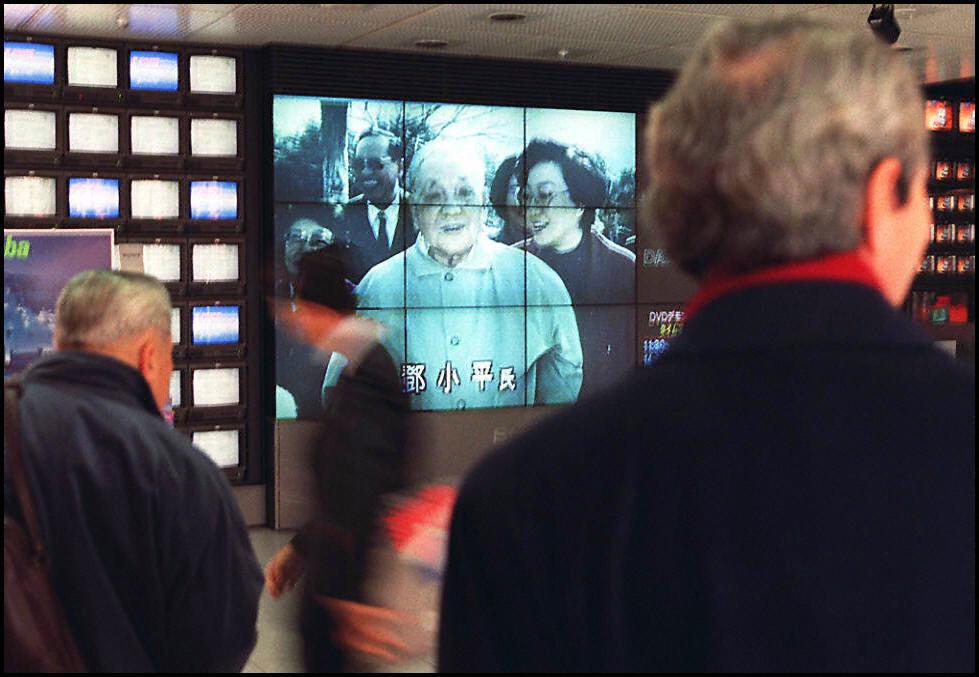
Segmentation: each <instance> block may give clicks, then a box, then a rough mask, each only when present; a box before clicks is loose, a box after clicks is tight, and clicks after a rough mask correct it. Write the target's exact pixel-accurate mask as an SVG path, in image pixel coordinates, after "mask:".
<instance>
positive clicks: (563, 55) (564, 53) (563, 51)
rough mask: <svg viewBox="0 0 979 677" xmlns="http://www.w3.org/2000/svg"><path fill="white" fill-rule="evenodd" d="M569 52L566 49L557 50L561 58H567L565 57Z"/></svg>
mask: <svg viewBox="0 0 979 677" xmlns="http://www.w3.org/2000/svg"><path fill="white" fill-rule="evenodd" d="M570 53H571V52H569V51H568V50H566V49H559V50H558V51H557V55H558V56H559V57H560V58H562V59H567V58H568V54H570Z"/></svg>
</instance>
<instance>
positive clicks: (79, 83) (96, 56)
mask: <svg viewBox="0 0 979 677" xmlns="http://www.w3.org/2000/svg"><path fill="white" fill-rule="evenodd" d="M68 84H69V85H71V86H73V87H118V86H119V73H118V59H117V56H116V50H114V49H110V48H108V47H69V48H68Z"/></svg>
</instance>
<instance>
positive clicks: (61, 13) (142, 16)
mask: <svg viewBox="0 0 979 677" xmlns="http://www.w3.org/2000/svg"><path fill="white" fill-rule="evenodd" d="M211 7H216V8H217V10H216V11H215V10H212V9H211ZM233 7H234V5H85V4H77V5H52V4H49V5H43V7H42V9H41V10H40V11H39V12H37V14H35V15H34V16H33V17H32V18H31V20H30V21H29V22H28V23H27V24H25V25H24V26H23V27H22V28H21V30H25V31H39V32H48V33H63V34H65V35H84V36H90V37H98V38H107V39H117V40H125V39H154V38H156V39H166V40H184V39H186V36H187V34H188V33H190V32H191V31H194V30H198V29H200V28H203V27H204V26H207V25H208V24H211V23H213V22H215V21H217V20H219V19H220V18H221V17H222V16H224V15H226V14H227V13H228V11H230V8H233ZM120 20H122V21H123V22H125V23H124V26H120V24H119V21H120Z"/></svg>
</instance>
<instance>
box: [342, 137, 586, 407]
mask: <svg viewBox="0 0 979 677" xmlns="http://www.w3.org/2000/svg"><path fill="white" fill-rule="evenodd" d="M408 185H409V188H410V191H411V194H412V195H413V204H412V210H413V216H414V221H415V223H416V224H417V225H418V228H419V236H418V239H417V241H416V242H415V244H413V245H412V246H411V247H409V248H408V249H407V250H406V251H405V252H403V253H401V254H398V255H397V256H394V257H392V258H390V259H388V260H387V261H384V262H382V263H380V264H378V265H377V266H375V267H374V268H372V269H371V270H370V271H369V272H368V273H367V275H366V276H365V277H364V279H363V280H362V281H361V283H360V284H359V285H358V287H357V289H356V293H357V297H358V298H357V300H358V308H359V309H360V312H361V313H363V314H366V315H370V316H372V317H374V318H375V319H377V320H379V321H381V322H382V324H384V325H385V326H386V327H387V328H388V332H387V334H386V337H385V339H384V343H385V345H386V347H387V348H388V350H389V351H390V352H391V355H392V356H393V357H394V359H395V362H397V363H399V364H400V365H401V370H402V377H403V380H404V384H405V389H406V390H407V391H408V392H409V393H410V394H411V397H412V408H413V409H426V410H444V409H466V408H482V407H505V406H523V405H524V404H557V403H567V402H574V401H575V400H576V399H577V396H578V390H579V389H580V387H581V379H582V356H581V343H580V341H579V339H578V330H577V326H576V323H575V316H574V311H573V310H572V308H571V305H570V304H571V298H570V296H569V295H568V292H567V289H566V288H565V286H564V284H563V283H562V282H561V278H560V277H558V275H557V273H555V272H554V271H553V270H551V269H550V268H549V267H548V266H547V265H546V264H544V263H543V262H542V261H541V260H540V259H538V258H536V257H534V256H533V255H531V254H526V255H525V254H524V252H521V251H519V250H516V249H512V248H510V247H507V246H505V245H503V244H500V243H497V242H494V241H493V240H490V239H489V237H487V236H486V234H485V232H484V228H483V226H484V224H485V222H486V206H485V205H486V202H487V200H486V175H485V165H484V162H483V154H482V152H481V151H480V149H479V148H478V147H475V146H471V145H470V144H467V143H464V142H459V141H452V142H451V143H450V142H447V141H438V140H437V141H433V142H431V143H429V144H427V145H426V146H425V147H423V148H422V149H421V150H419V151H418V152H417V153H416V154H415V157H414V159H413V161H412V164H411V167H410V168H409V170H408ZM525 257H526V263H525ZM525 271H526V273H525ZM342 366H343V360H342V359H337V360H334V361H333V362H331V365H330V367H329V368H328V369H327V374H326V378H325V379H324V395H325V396H328V391H329V386H331V385H332V384H333V383H334V382H335V381H336V378H337V377H338V375H339V370H340V369H341V368H342Z"/></svg>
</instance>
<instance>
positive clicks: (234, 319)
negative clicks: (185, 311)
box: [190, 306, 241, 346]
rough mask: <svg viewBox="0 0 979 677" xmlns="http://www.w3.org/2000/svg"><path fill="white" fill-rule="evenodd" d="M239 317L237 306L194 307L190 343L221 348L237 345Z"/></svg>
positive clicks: (239, 332) (239, 330) (239, 328)
mask: <svg viewBox="0 0 979 677" xmlns="http://www.w3.org/2000/svg"><path fill="white" fill-rule="evenodd" d="M240 325H241V316H240V309H239V307H238V306H194V307H193V309H192V311H191V318H190V333H191V343H193V344H194V345H195V346H221V345H233V344H236V343H239V336H240V334H241V326H240Z"/></svg>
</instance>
